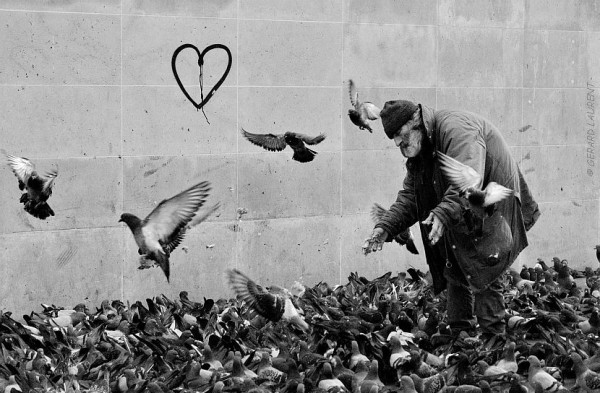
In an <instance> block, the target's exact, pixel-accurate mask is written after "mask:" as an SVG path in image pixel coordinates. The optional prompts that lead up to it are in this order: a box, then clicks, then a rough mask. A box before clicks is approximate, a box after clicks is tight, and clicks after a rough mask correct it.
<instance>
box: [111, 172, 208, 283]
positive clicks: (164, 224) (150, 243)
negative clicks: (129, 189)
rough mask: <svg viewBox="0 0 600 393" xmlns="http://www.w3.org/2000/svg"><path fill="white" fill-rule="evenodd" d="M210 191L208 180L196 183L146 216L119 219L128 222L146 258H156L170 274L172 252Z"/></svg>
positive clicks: (125, 216) (127, 216) (127, 215)
mask: <svg viewBox="0 0 600 393" xmlns="http://www.w3.org/2000/svg"><path fill="white" fill-rule="evenodd" d="M208 191H210V183H209V182H207V181H203V182H200V183H198V184H195V185H193V186H192V187H190V188H188V189H187V190H185V191H182V192H180V193H179V194H177V195H175V196H174V197H172V198H169V199H165V200H163V201H161V202H160V203H159V204H158V206H156V208H154V210H152V212H151V213H150V214H149V215H148V216H147V217H146V218H145V219H144V220H141V219H140V218H138V217H136V216H135V215H133V214H130V213H123V214H122V215H121V219H120V220H119V222H121V221H122V222H124V223H125V224H127V226H128V227H129V229H131V232H133V237H134V238H135V241H136V243H137V245H138V247H139V250H138V252H139V254H140V255H141V256H142V259H144V260H148V259H150V260H153V261H155V262H156V263H157V264H158V265H159V266H160V268H161V269H162V270H163V272H164V273H165V276H166V277H167V281H169V276H170V265H169V255H170V254H171V252H173V250H175V248H177V246H178V245H179V243H181V241H182V240H183V238H184V236H185V233H186V230H187V228H188V224H189V223H190V221H192V219H193V218H194V216H195V215H196V212H197V211H198V208H200V206H202V205H203V204H204V202H205V201H206V198H207V197H208Z"/></svg>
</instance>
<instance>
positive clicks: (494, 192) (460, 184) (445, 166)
mask: <svg viewBox="0 0 600 393" xmlns="http://www.w3.org/2000/svg"><path fill="white" fill-rule="evenodd" d="M437 155H438V157H439V162H440V169H441V170H442V173H443V174H444V175H445V177H446V179H447V180H448V182H449V183H450V184H451V185H452V186H453V187H455V188H457V189H458V190H459V192H460V194H461V195H462V196H464V197H465V198H466V199H467V200H468V201H469V203H470V205H471V207H472V208H473V210H475V212H476V214H477V216H479V217H483V213H484V211H485V213H486V214H487V215H491V214H492V213H493V207H494V204H495V203H497V202H500V201H502V200H503V199H505V198H507V197H508V196H510V195H512V194H513V190H511V189H509V188H506V187H504V186H502V185H500V184H498V183H496V182H489V183H488V185H487V186H486V187H485V188H484V189H481V188H480V187H481V183H482V177H481V175H480V174H479V173H477V171H475V169H473V168H471V167H470V166H468V165H465V164H463V163H462V162H460V161H458V160H457V159H455V158H452V157H450V156H448V155H446V154H444V153H442V152H441V151H438V152H437Z"/></svg>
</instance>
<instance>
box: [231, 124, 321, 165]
mask: <svg viewBox="0 0 600 393" xmlns="http://www.w3.org/2000/svg"><path fill="white" fill-rule="evenodd" d="M242 135H243V136H244V137H245V138H246V139H248V140H249V141H250V142H252V143H253V144H255V145H256V146H260V147H262V148H263V149H266V150H269V151H282V150H283V149H285V147H286V146H289V147H291V148H292V149H293V150H294V155H293V156H292V159H293V160H296V161H298V162H310V161H312V160H313V159H314V158H315V156H316V155H317V152H316V151H314V150H311V149H309V148H307V147H306V146H305V144H307V145H316V144H319V143H321V142H323V140H324V139H325V134H319V135H317V136H315V137H313V138H311V137H309V136H307V135H304V134H299V133H296V132H286V133H285V134H253V133H250V132H248V131H246V130H244V129H243V128H242Z"/></svg>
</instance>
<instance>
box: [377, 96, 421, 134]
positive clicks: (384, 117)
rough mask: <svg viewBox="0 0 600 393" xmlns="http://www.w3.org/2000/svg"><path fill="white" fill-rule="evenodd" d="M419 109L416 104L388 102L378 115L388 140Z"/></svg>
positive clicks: (398, 101) (404, 101)
mask: <svg viewBox="0 0 600 393" xmlns="http://www.w3.org/2000/svg"><path fill="white" fill-rule="evenodd" d="M417 109H419V107H418V106H417V104H415V103H414V102H411V101H406V100H396V101H388V102H386V103H385V105H384V106H383V109H382V110H381V112H380V113H379V116H380V117H381V122H382V123H383V131H385V134H386V135H387V136H388V138H390V139H394V134H395V133H396V132H397V131H398V130H399V129H400V128H401V127H402V126H403V125H405V124H406V123H407V122H408V121H409V120H410V119H412V115H413V113H415V111H416V110H417Z"/></svg>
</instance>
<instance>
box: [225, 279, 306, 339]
mask: <svg viewBox="0 0 600 393" xmlns="http://www.w3.org/2000/svg"><path fill="white" fill-rule="evenodd" d="M227 280H228V281H229V285H231V288H232V289H233V290H234V292H235V293H236V296H237V298H238V299H240V300H243V301H245V302H246V304H248V306H249V307H250V308H252V309H253V310H255V311H256V312H257V313H258V314H259V315H261V316H262V317H264V318H266V319H268V320H270V321H273V322H278V321H280V320H282V319H283V320H284V321H287V322H291V323H293V324H294V325H296V326H298V327H299V328H300V329H302V330H304V331H307V330H308V324H307V323H306V322H305V321H304V319H302V317H301V316H300V313H299V312H298V309H297V308H296V307H295V306H294V303H293V302H292V299H291V296H292V294H291V292H290V291H288V290H287V289H285V288H281V287H278V286H275V285H273V286H271V287H269V290H268V291H267V290H266V289H264V288H263V287H261V286H260V285H258V284H256V283H255V282H254V281H253V280H252V279H251V278H250V277H248V276H246V275H245V274H244V273H242V272H240V271H239V270H237V269H229V270H227Z"/></svg>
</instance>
